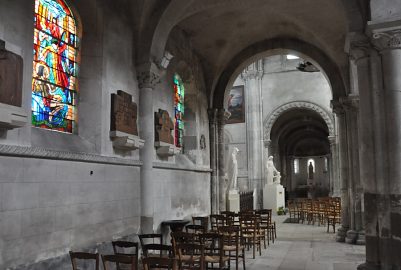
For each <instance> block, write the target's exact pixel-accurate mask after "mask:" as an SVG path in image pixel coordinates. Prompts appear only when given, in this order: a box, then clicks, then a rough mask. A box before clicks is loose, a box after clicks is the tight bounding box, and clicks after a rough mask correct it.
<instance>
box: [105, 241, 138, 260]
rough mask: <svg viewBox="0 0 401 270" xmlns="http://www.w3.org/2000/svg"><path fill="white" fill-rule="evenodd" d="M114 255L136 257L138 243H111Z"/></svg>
mask: <svg viewBox="0 0 401 270" xmlns="http://www.w3.org/2000/svg"><path fill="white" fill-rule="evenodd" d="M111 244H112V245H113V251H114V254H125V255H136V256H138V249H139V248H138V243H137V242H130V241H112V242H111Z"/></svg>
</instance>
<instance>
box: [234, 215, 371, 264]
mask: <svg viewBox="0 0 401 270" xmlns="http://www.w3.org/2000/svg"><path fill="white" fill-rule="evenodd" d="M286 218H288V216H287V217H285V216H277V217H275V220H276V223H277V240H276V241H275V243H274V244H272V243H270V246H268V248H267V249H262V256H258V255H257V256H256V259H252V253H251V252H250V251H247V256H246V270H351V269H352V270H355V269H356V268H357V266H358V265H359V264H361V263H362V262H364V261H365V246H357V245H349V244H345V243H337V242H335V240H334V238H335V234H334V233H332V232H330V233H327V232H326V227H324V226H320V227H319V226H317V225H315V226H313V225H304V224H296V223H295V224H294V223H283V221H284V220H285V219H286ZM231 269H233V268H232V267H231ZM234 269H235V267H234ZM240 269H242V267H241V268H240Z"/></svg>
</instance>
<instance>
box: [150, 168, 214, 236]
mask: <svg viewBox="0 0 401 270" xmlns="http://www.w3.org/2000/svg"><path fill="white" fill-rule="evenodd" d="M153 173H154V177H155V179H156V180H155V190H154V194H155V209H154V224H155V226H158V228H159V229H160V223H161V222H162V221H163V220H171V219H191V216H195V215H208V214H210V173H209V172H191V171H176V170H169V169H154V172H153Z"/></svg>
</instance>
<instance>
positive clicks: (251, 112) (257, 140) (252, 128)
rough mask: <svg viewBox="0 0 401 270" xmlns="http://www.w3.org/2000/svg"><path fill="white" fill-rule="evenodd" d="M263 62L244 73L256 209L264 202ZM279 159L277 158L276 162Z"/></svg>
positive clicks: (249, 170) (248, 139)
mask: <svg viewBox="0 0 401 270" xmlns="http://www.w3.org/2000/svg"><path fill="white" fill-rule="evenodd" d="M262 77H263V60H258V61H256V62H255V63H253V64H252V65H250V66H248V67H247V68H246V69H245V70H244V71H243V72H242V78H243V80H244V81H245V105H246V109H245V112H246V135H247V136H246V137H247V138H246V142H247V149H248V181H249V183H250V187H253V189H254V190H255V189H256V193H255V194H256V198H254V202H255V206H256V208H260V207H261V206H262V204H263V201H262V196H261V194H262V177H263V176H262V175H263V160H264V158H263V123H262ZM277 161H278V157H276V162H277Z"/></svg>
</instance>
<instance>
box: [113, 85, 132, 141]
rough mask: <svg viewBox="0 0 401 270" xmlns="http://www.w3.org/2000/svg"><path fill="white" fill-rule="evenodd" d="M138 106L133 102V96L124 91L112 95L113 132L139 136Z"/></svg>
mask: <svg viewBox="0 0 401 270" xmlns="http://www.w3.org/2000/svg"><path fill="white" fill-rule="evenodd" d="M137 113H138V106H137V105H136V103H135V102H133V101H132V96H131V95H130V94H128V93H126V92H124V91H122V90H118V91H117V94H111V121H110V130H111V131H121V132H125V133H128V134H132V135H138V128H137V124H136V119H137V117H138V114H137Z"/></svg>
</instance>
